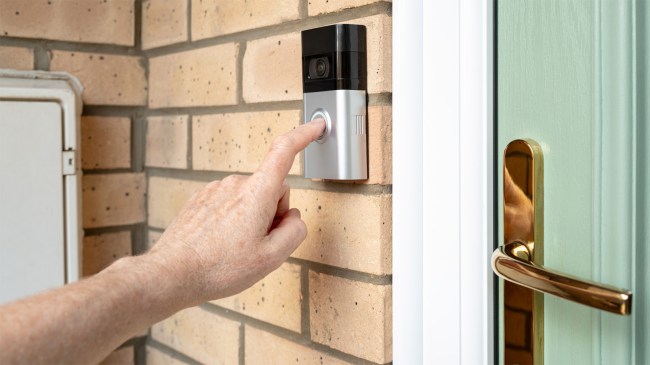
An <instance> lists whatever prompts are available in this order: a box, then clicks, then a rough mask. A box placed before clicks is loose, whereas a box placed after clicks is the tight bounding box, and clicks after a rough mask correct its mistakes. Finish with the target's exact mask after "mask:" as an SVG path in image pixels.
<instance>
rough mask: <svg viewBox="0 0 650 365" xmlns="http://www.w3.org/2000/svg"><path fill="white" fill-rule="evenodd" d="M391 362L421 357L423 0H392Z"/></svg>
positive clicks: (414, 361) (419, 360) (408, 361)
mask: <svg viewBox="0 0 650 365" xmlns="http://www.w3.org/2000/svg"><path fill="white" fill-rule="evenodd" d="M393 40H394V41H393V55H394V57H393V90H394V91H395V92H394V93H393V121H394V122H393V146H394V148H393V349H394V351H393V363H394V364H405V365H406V364H421V363H422V339H423V336H422V304H423V302H422V204H423V202H422V0H416V1H412V2H405V1H396V2H395V3H394V4H393Z"/></svg>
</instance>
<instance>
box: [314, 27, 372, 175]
mask: <svg viewBox="0 0 650 365" xmlns="http://www.w3.org/2000/svg"><path fill="white" fill-rule="evenodd" d="M366 73H367V72H366V27H364V26H362V25H353V24H337V25H330V26H326V27H322V28H316V29H310V30H305V31H303V32H302V86H303V104H304V121H305V123H307V122H310V121H312V120H314V119H317V118H322V119H325V123H326V127H325V130H324V132H323V134H322V135H321V136H320V137H319V138H318V139H317V140H316V141H314V142H312V143H311V144H309V146H307V148H306V149H305V159H304V160H305V171H304V172H305V174H304V175H305V177H306V178H316V179H328V180H365V179H367V178H368V150H367V132H366V131H367V128H366V115H367V113H366V98H367V97H366V88H367V86H366V85H367V76H366Z"/></svg>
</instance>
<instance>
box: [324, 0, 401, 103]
mask: <svg viewBox="0 0 650 365" xmlns="http://www.w3.org/2000/svg"><path fill="white" fill-rule="evenodd" d="M312 1H313V0H312ZM346 23H349V24H361V25H365V26H366V32H367V35H366V37H367V39H366V44H367V52H368V54H367V67H368V93H369V94H375V93H382V92H391V91H392V88H393V86H392V82H393V81H392V78H393V68H392V62H393V61H392V57H393V52H392V49H393V48H392V47H393V45H392V42H393V33H392V32H393V22H392V18H391V17H390V16H388V15H386V14H379V15H373V16H369V17H366V18H360V19H354V20H350V21H347V22H346Z"/></svg>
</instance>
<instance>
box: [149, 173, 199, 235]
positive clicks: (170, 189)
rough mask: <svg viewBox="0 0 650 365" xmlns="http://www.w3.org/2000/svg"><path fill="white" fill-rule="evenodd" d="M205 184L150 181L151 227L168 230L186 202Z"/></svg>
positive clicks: (151, 179) (158, 178)
mask: <svg viewBox="0 0 650 365" xmlns="http://www.w3.org/2000/svg"><path fill="white" fill-rule="evenodd" d="M205 185H206V183H205V182H200V181H191V180H179V179H168V178H164V177H152V178H150V179H149V193H148V197H149V199H148V207H149V226H151V227H156V228H167V226H168V225H169V224H170V223H171V222H172V220H174V218H175V217H176V214H178V212H179V211H180V210H181V208H182V207H183V205H185V202H187V200H188V199H189V198H190V197H191V196H192V194H194V193H195V192H196V191H198V190H199V189H201V188H202V187H204V186H205Z"/></svg>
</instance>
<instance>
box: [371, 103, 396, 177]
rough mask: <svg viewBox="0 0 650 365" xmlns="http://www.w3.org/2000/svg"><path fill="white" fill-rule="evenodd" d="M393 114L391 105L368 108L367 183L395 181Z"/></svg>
mask: <svg viewBox="0 0 650 365" xmlns="http://www.w3.org/2000/svg"><path fill="white" fill-rule="evenodd" d="M392 117H393V115H392V108H391V107H389V106H371V107H369V108H368V180H366V181H364V183H365V184H391V183H392V181H393V148H392V146H393V118H392Z"/></svg>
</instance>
